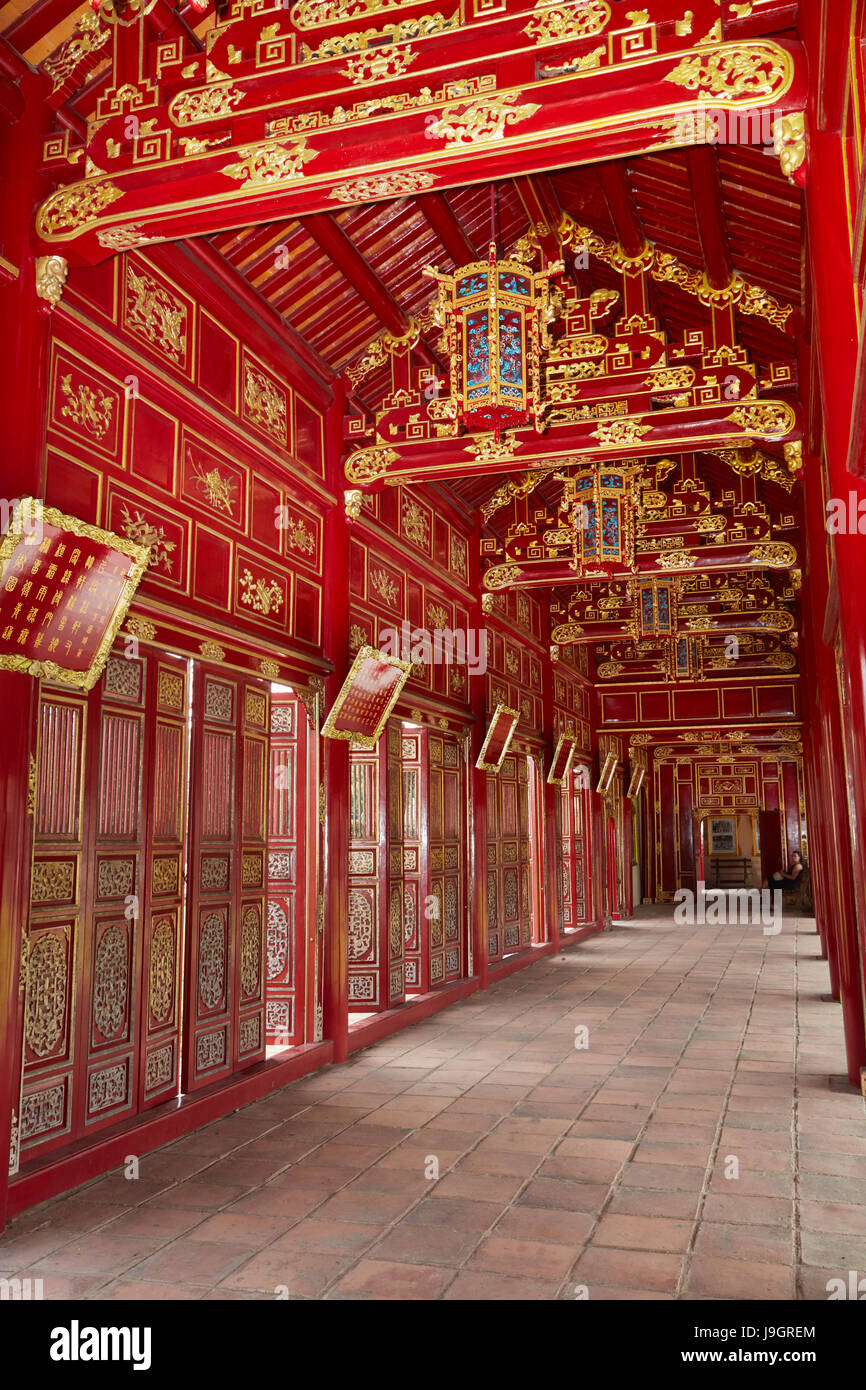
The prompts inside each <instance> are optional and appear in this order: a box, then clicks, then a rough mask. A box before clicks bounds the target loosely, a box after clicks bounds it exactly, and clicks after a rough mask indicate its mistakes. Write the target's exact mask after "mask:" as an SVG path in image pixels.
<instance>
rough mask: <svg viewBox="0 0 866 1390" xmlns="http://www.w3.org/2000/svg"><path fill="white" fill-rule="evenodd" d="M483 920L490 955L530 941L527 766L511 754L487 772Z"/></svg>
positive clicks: (502, 953)
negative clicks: (485, 884) (485, 908)
mask: <svg viewBox="0 0 866 1390" xmlns="http://www.w3.org/2000/svg"><path fill="white" fill-rule="evenodd" d="M487 925H488V942H489V959H490V960H500V959H501V958H502V957H503V956H506V955H509V954H511V953H512V952H514V951H518V950H520V949H521V948H522V947H524V946H528V945H529V944H530V943H531V941H532V859H531V841H530V798H529V769H528V760H527V757H526V755H525V754H512V753H510V754H509V755H508V756H507V757H506V758H505V759H504V761H503V763H502V767H501V768H500V770H499V772H498V773H492V772H491V773H488V774H487Z"/></svg>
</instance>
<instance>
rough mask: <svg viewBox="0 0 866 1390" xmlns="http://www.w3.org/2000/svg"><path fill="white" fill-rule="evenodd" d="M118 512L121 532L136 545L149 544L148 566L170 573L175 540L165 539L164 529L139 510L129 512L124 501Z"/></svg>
mask: <svg viewBox="0 0 866 1390" xmlns="http://www.w3.org/2000/svg"><path fill="white" fill-rule="evenodd" d="M120 514H121V517H122V519H123V534H124V535H125V536H126V538H127V540H130V541H135V543H136V545H149V546H150V556H149V558H148V561H147V563H148V566H149V567H150V568H151V569H163V570H165V572H166V574H171V570H172V565H173V563H174V562H173V560H172V558H171V556H172V552H173V551H175V550H176V549H177V545H176V542H175V541H168V540H166V538H165V531H164V530H163V528H162V527H161V526H151V524H150V522H149V521H148V520H147V518H146V517H145V516H144V515H143V514H142V513H141V512H139V511H136V512H131V511H130V510H129V508H128V507H127V505H126V503H125V502H124V503H123V504H122V506H121V509H120ZM127 627H129V623H127Z"/></svg>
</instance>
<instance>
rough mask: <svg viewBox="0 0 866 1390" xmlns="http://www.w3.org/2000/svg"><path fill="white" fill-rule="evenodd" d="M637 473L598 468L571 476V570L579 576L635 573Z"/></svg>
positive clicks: (620, 468) (619, 468)
mask: <svg viewBox="0 0 866 1390" xmlns="http://www.w3.org/2000/svg"><path fill="white" fill-rule="evenodd" d="M634 473H635V469H634V466H622V465H619V464H610V465H609V464H597V465H595V466H594V467H592V468H585V469H581V470H580V471H579V472H577V473H574V474H573V475H572V477H571V479H570V484H569V486H570V489H571V523H572V535H573V541H572V568H573V569H575V570H576V571H577V573H578V574H587V575H592V574H613V573H616V572H617V571H625V572H629V571H633V570H634V514H635V494H634Z"/></svg>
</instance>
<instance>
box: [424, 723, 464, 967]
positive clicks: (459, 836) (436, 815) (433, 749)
mask: <svg viewBox="0 0 866 1390" xmlns="http://www.w3.org/2000/svg"><path fill="white" fill-rule="evenodd" d="M427 753H428V764H429V774H428V775H429V862H430V895H431V897H432V898H433V899H434V901H435V906H436V908H437V909H438V920H437V918H436V917H434V918H432V919H431V922H430V985H431V988H435V987H436V986H437V985H441V984H445V983H447V982H448V981H450V980H457V979H459V978H460V977H461V975H462V974H463V973H464V969H465V965H464V953H465V936H466V934H465V923H464V917H465V902H466V881H465V851H464V843H463V807H464V804H465V800H464V792H463V750H462V746H461V744H460V741H459V739H457V738H456V737H455V736H454V735H453V734H439V733H433V732H430V733H428V735H427Z"/></svg>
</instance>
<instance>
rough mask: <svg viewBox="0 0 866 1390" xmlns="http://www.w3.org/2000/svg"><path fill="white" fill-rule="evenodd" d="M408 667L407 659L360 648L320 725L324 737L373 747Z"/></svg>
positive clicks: (356, 745)
mask: <svg viewBox="0 0 866 1390" xmlns="http://www.w3.org/2000/svg"><path fill="white" fill-rule="evenodd" d="M411 670H412V664H411V662H409V661H400V660H399V658H397V657H396V656H384V655H383V654H382V652H377V651H375V650H374V649H373V648H372V647H362V648H361V649H360V651H359V652H358V655H357V656H356V657H355V660H354V661H353V662H352V667H351V670H350V671H349V674H348V675H347V677H346V679H345V681H344V682H343V688H342V690H341V691H340V693H339V695H338V696H337V698H336V700H335V701H334V704H333V706H332V708H331V711H330V713H329V715H328V717H327V719H326V720H325V723H324V725H323V726H322V734H323V735H324V737H325V738H342V739H348V741H349V742H350V743H351V744H352V746H353V747H356V748H375V747H376V744H377V743H378V742H379V739H380V738H381V736H382V730H383V729H384V727H385V724H386V723H387V721H388V716H389V714H390V713H391V710H392V709H393V708H394V706H395V704H396V703H397V700H398V699H399V696H400V691H401V690H402V689H403V686H404V685H405V684H406V682H407V680H408V679H409V674H410V672H411Z"/></svg>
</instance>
